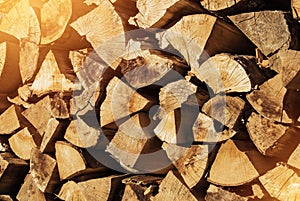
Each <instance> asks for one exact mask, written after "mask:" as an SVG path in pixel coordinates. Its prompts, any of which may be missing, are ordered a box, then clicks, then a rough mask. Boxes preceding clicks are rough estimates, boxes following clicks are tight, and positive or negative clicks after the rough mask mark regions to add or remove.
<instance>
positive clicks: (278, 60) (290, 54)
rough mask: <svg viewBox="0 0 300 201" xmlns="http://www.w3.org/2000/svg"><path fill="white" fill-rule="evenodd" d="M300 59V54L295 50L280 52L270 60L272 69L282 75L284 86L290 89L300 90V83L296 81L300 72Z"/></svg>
mask: <svg viewBox="0 0 300 201" xmlns="http://www.w3.org/2000/svg"><path fill="white" fill-rule="evenodd" d="M299 59H300V53H299V52H298V51H295V50H280V51H279V52H278V53H277V54H276V55H274V56H273V57H271V58H270V63H271V64H270V68H271V69H273V70H275V71H276V72H278V73H279V74H280V75H281V79H282V83H283V86H284V87H286V88H288V89H294V90H297V89H299V86H300V85H299V83H300V82H299V81H297V80H295V77H296V75H297V74H298V72H299V70H300V67H299V65H300V62H299ZM298 80H299V79H298Z"/></svg>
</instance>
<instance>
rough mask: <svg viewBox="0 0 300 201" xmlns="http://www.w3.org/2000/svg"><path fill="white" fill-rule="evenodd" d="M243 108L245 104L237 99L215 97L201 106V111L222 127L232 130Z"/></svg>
mask: <svg viewBox="0 0 300 201" xmlns="http://www.w3.org/2000/svg"><path fill="white" fill-rule="evenodd" d="M244 106H245V102H244V101H243V100H242V99H240V98H238V97H231V96H222V95H217V96H215V97H213V98H212V99H210V100H209V101H208V102H207V103H205V104H204V105H203V107H202V111H203V112H204V113H205V114H207V115H208V116H210V117H212V118H214V119H216V120H217V121H219V122H220V123H222V124H223V125H225V126H227V127H229V128H233V127H234V125H235V124H236V122H237V120H238V117H239V116H240V114H241V112H242V110H243V109H244Z"/></svg>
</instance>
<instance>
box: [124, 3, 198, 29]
mask: <svg viewBox="0 0 300 201" xmlns="http://www.w3.org/2000/svg"><path fill="white" fill-rule="evenodd" d="M136 4H137V5H136V6H137V9H138V10H139V13H138V14H137V15H136V16H134V17H131V18H130V19H129V23H130V24H131V25H136V26H138V27H140V28H150V27H151V28H163V27H166V26H168V25H170V24H172V23H174V21H176V20H178V19H180V18H181V17H182V16H184V15H188V14H193V13H199V12H204V9H203V8H201V7H200V6H199V4H196V3H195V2H193V1H188V0H172V1H151V2H147V1H145V0H137V3H136ZM178 11H181V12H180V13H179V12H178Z"/></svg>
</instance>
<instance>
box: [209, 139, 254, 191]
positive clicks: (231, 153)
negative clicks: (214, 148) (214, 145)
mask: <svg viewBox="0 0 300 201" xmlns="http://www.w3.org/2000/svg"><path fill="white" fill-rule="evenodd" d="M257 177H259V173H258V171H257V170H256V168H255V167H254V166H253V164H252V162H251V161H250V159H249V158H248V157H247V155H246V154H245V153H244V152H242V151H240V150H239V149H238V148H237V146H236V145H235V143H234V141H232V140H228V141H227V142H225V143H224V144H222V146H221V148H220V149H219V151H218V154H217V157H216V159H215V161H214V162H213V165H212V167H211V170H210V172H209V177H208V179H207V180H208V181H209V182H211V183H213V184H216V185H222V186H239V185H242V184H246V183H248V182H250V181H252V180H254V179H255V178H257Z"/></svg>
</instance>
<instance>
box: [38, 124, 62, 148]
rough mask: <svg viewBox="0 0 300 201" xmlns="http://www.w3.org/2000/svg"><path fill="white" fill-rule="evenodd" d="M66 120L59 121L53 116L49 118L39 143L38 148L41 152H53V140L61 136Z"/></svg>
mask: <svg viewBox="0 0 300 201" xmlns="http://www.w3.org/2000/svg"><path fill="white" fill-rule="evenodd" d="M66 126H67V122H60V121H58V120H56V119H55V118H50V119H49V120H48V123H47V126H46V130H45V132H44V134H43V138H42V142H41V145H40V150H41V152H43V153H53V152H54V150H55V149H54V147H55V142H56V140H58V139H59V138H60V137H62V136H63V133H64V131H65V129H66Z"/></svg>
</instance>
